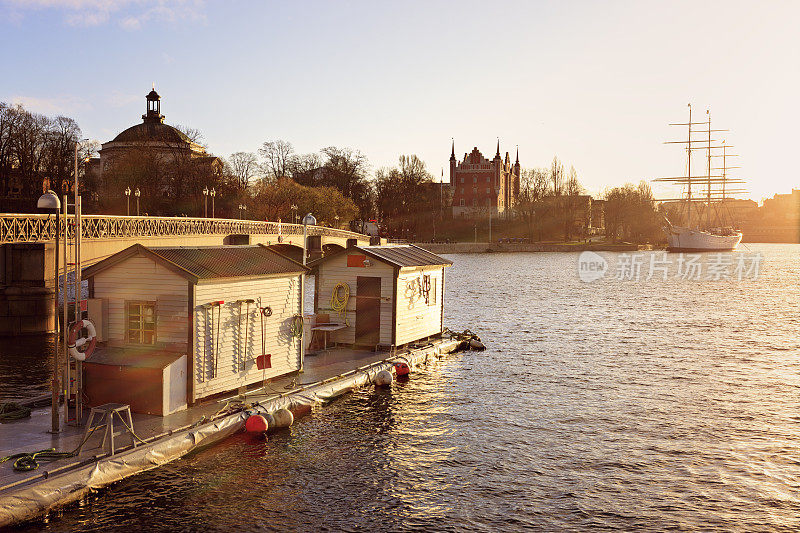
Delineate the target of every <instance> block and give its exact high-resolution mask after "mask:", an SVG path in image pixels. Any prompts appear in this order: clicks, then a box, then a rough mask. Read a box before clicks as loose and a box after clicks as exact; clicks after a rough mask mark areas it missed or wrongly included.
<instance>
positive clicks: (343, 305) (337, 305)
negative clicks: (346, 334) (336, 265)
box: [331, 281, 350, 326]
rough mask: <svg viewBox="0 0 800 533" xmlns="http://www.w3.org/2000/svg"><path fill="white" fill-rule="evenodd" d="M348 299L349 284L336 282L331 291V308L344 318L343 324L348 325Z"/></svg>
mask: <svg viewBox="0 0 800 533" xmlns="http://www.w3.org/2000/svg"><path fill="white" fill-rule="evenodd" d="M349 299H350V286H349V285H348V284H347V283H345V282H343V281H340V282H339V283H337V284H336V286H335V287H334V288H333V291H332V292H331V310H332V311H336V313H338V314H339V316H340V317H341V318H342V319H343V320H344V325H345V326H349V325H350V324H349V323H348V322H347V300H349Z"/></svg>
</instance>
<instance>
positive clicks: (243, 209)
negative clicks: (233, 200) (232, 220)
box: [239, 204, 247, 220]
mask: <svg viewBox="0 0 800 533" xmlns="http://www.w3.org/2000/svg"><path fill="white" fill-rule="evenodd" d="M242 211H244V212H247V206H246V205H244V204H239V220H242V219H243V218H244V217H243V216H242Z"/></svg>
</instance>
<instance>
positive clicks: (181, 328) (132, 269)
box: [94, 257, 189, 346]
mask: <svg viewBox="0 0 800 533" xmlns="http://www.w3.org/2000/svg"><path fill="white" fill-rule="evenodd" d="M94 294H95V298H104V299H106V302H107V303H106V305H107V311H108V324H107V326H106V327H107V329H106V331H107V333H108V341H109V342H110V343H114V344H118V343H124V342H126V339H125V301H126V300H137V301H154V302H156V342H157V343H170V344H172V343H179V344H182V345H184V346H186V339H187V335H188V331H187V327H188V316H189V315H188V310H187V308H188V303H187V301H186V297H187V294H186V280H185V279H184V278H182V277H180V276H178V275H177V274H174V273H173V272H171V271H169V270H167V269H166V268H164V267H163V266H161V265H159V264H158V263H156V262H154V261H152V260H150V259H148V258H146V257H131V258H130V259H127V260H126V261H123V262H122V263H119V264H117V265H114V266H112V267H111V268H109V269H108V270H104V271H102V272H99V273H98V274H96V275H95V276H94Z"/></svg>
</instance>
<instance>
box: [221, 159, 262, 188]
mask: <svg viewBox="0 0 800 533" xmlns="http://www.w3.org/2000/svg"><path fill="white" fill-rule="evenodd" d="M228 163H229V164H230V166H231V172H232V174H233V177H234V179H235V180H236V183H237V184H238V186H239V188H241V189H242V190H246V189H247V188H248V187H249V186H250V182H251V181H252V180H253V179H254V178H255V177H256V176H257V174H258V171H259V167H258V158H257V157H256V154H254V153H252V152H236V153H233V154H231V156H230V157H229V158H228Z"/></svg>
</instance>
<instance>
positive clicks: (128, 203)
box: [125, 194, 131, 216]
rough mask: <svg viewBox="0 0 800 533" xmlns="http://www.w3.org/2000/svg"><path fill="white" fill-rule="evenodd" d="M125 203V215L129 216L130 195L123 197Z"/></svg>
mask: <svg viewBox="0 0 800 533" xmlns="http://www.w3.org/2000/svg"><path fill="white" fill-rule="evenodd" d="M125 203H126V208H127V209H126V214H127V215H128V216H131V195H130V194H126V195H125Z"/></svg>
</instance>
